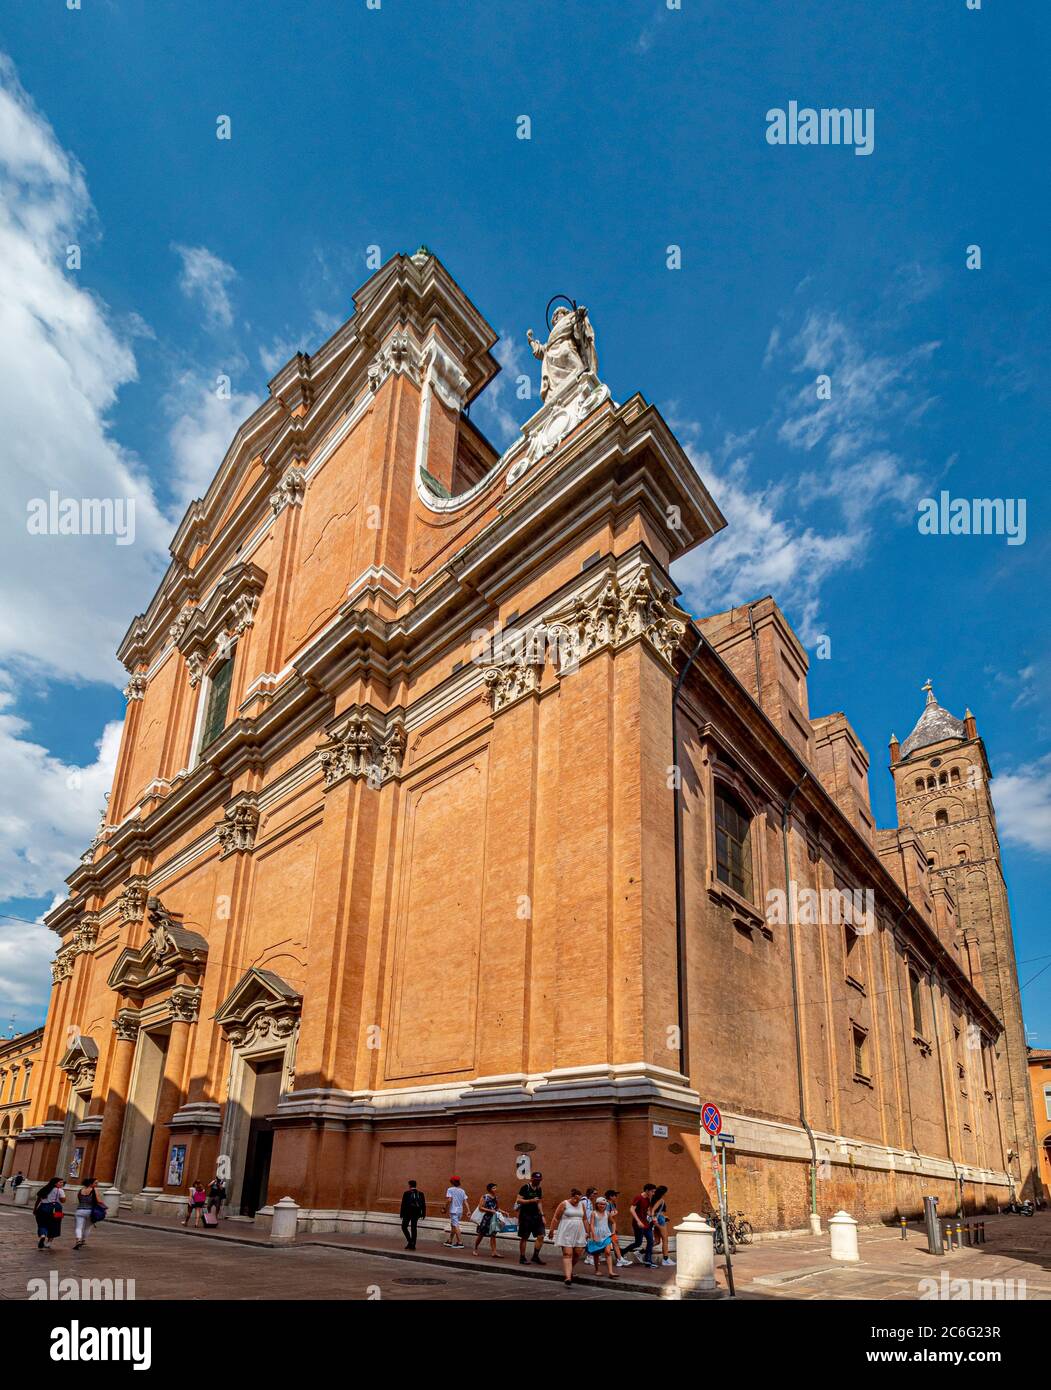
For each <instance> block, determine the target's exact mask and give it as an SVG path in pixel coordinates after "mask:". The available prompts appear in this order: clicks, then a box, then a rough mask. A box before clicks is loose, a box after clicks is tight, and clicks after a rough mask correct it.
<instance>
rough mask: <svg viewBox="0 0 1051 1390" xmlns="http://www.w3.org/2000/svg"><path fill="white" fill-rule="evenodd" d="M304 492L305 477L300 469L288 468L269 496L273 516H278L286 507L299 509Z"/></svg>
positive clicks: (305, 487)
mask: <svg viewBox="0 0 1051 1390" xmlns="http://www.w3.org/2000/svg"><path fill="white" fill-rule="evenodd" d="M306 490H307V476H306V474H305V473H304V472H303V470H302V468H294V467H293V468H290V469H289V470H288V472H287V473H286V474H285V476H284V477H283V478H282V479H281V481H280V482H279V483H278V485H277V487H275V488H274V490H273V492H272V493H271V494H270V506H271V507H272V508H273V511H274V515H275V516H280V515H281V513H282V512H283V511H284V509H285V508H286V507H301V506H302V505H303V498H304V497H305V496H306Z"/></svg>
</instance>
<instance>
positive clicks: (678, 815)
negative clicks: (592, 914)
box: [671, 632, 704, 1078]
mask: <svg viewBox="0 0 1051 1390" xmlns="http://www.w3.org/2000/svg"><path fill="white" fill-rule="evenodd" d="M703 646H704V637H703V635H702V634H701V633H700V632H698V634H697V645H696V646H695V647H694V649H693V651H692V652H691V653H690V655H689V656H688V657H687V658H686V665H685V666H684V667H683V668H682V670H681V671H680V672H679V677H678V679H677V680H676V682H675V690H674V693H673V694H672V697H671V765H672V777H673V789H674V808H673V813H674V816H675V954H676V959H677V961H678V967H679V969H678V973H679V1071H680V1072H681V1074H682V1075H683V1076H685V1077H687V1078H689V1075H690V1073H689V1071H688V1070H687V1068H688V1067H689V1064H690V1058H689V1052H688V1050H687V1047H686V904H685V901H684V900H685V896H686V894H685V888H684V885H683V881H682V861H683V850H682V775H681V765H680V763H679V719H678V713H679V692H680V691H681V690H682V687H683V685H684V683H685V681H686V677H687V675H689V672H690V667H691V666H692V665H693V663H694V662H695V661H696V659H697V656H698V654H699V653H700V650H701V648H702V647H703Z"/></svg>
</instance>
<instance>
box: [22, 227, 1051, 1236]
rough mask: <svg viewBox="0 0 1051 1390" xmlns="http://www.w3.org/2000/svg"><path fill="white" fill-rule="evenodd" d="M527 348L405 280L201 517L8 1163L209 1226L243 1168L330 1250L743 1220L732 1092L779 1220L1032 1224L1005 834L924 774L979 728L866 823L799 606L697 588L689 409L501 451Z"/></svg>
mask: <svg viewBox="0 0 1051 1390" xmlns="http://www.w3.org/2000/svg"><path fill="white" fill-rule="evenodd" d="M553 336H554V334H553ZM494 342H495V335H494V334H493V332H492V330H491V328H490V327H489V325H488V324H487V323H486V321H485V320H484V319H483V318H482V316H481V314H480V313H479V312H478V311H477V309H476V308H475V307H474V306H473V305H472V304H471V302H470V301H469V300H468V299H467V297H466V295H465V294H464V292H463V291H462V289H461V288H460V287H459V286H458V285H457V284H456V283H455V281H453V280H452V278H451V277H450V276H449V274H448V272H447V271H446V270H445V268H444V267H443V266H442V265H441V263H440V262H439V261H438V260H437V259H436V258H435V257H434V256H432V255H431V254H430V253H428V252H427V251H426V250H425V249H423V248H421V250H420V251H419V252H418V253H416V255H414V256H397V257H395V258H394V259H393V260H392V261H390V262H388V264H387V265H386V266H385V267H383V269H382V270H380V271H378V272H377V273H376V274H375V275H374V276H373V277H372V279H370V280H369V281H368V283H367V284H366V285H365V286H364V287H363V289H362V290H361V291H360V292H359V293H358V295H357V296H356V297H355V313H354V315H353V317H352V318H351V319H350V320H349V321H348V323H347V324H345V325H344V327H343V328H341V329H340V330H339V331H338V332H337V333H336V334H335V335H334V336H333V337H332V338H331V339H330V340H329V341H328V342H327V343H326V344H325V345H324V346H323V347H322V348H320V349H319V350H318V352H316V353H315V354H313V355H312V356H309V357H308V356H306V355H303V354H299V355H297V356H296V357H295V358H293V359H292V360H291V361H290V362H289V363H288V364H287V365H286V366H285V367H284V368H283V369H282V371H281V372H279V373H278V375H277V376H276V377H275V378H274V380H273V381H272V382H271V384H270V394H269V398H268V399H267V401H266V402H265V403H264V404H263V405H262V406H260V408H259V409H258V410H257V411H256V412H255V414H254V415H253V416H252V417H251V418H250V419H248V420H247V421H246V422H245V423H244V424H243V425H242V427H241V429H240V430H239V431H238V433H237V435H236V437H235V439H234V440H233V442H232V443H231V445H230V448H229V450H228V452H227V454H226V456H225V458H224V459H223V460H222V462H221V464H220V466H219V469H218V472H217V474H216V476H215V479H214V481H213V482H212V484H211V486H210V487H209V489H208V491H207V493H206V495H205V497H204V498H203V499H200V500H198V501H196V502H194V503H192V504H191V506H190V508H189V509H188V511H187V514H186V516H185V518H184V520H183V522H182V524H181V525H180V527H179V529H178V531H177V533H176V536H175V538H174V541H173V543H172V548H171V549H172V560H171V564H170V567H169V569H168V572H167V574H166V575H165V577H164V579H163V581H162V583H161V585H160V587H159V589H158V591H157V593H156V595H155V596H154V598H153V600H152V602H151V603H150V605H149V607H148V609H147V611H146V612H145V613H144V614H143V615H141V616H139V617H137V618H136V619H135V620H134V621H133V623H132V624H131V627H130V628H129V631H128V633H127V636H126V637H125V639H124V642H123V644H122V646H121V649H120V655H121V658H122V659H123V661H124V662H125V664H126V666H127V669H128V672H129V682H128V687H127V690H126V692H125V693H126V696H127V699H128V714H127V719H126V723H125V729H124V736H123V741H122V744H121V749H120V754H119V759H118V763H117V768H116V772H115V776H114V783H113V790H112V794H111V796H110V800H109V805H108V812H107V818H106V823H105V824H104V825H103V827H102V828H101V830H100V832H99V835H98V837H97V839H96V841H95V843H94V844H93V845H92V847H91V848H90V850H89V851H88V852H87V854H86V855H85V856H84V859H83V861H82V863H81V864H80V865H79V867H78V868H77V869H76V870H75V872H74V873H73V874H72V875H71V876H70V879H69V887H70V892H69V897H68V899H67V900H66V901H65V902H64V903H62V904H61V905H60V906H59V907H57V908H56V909H55V910H54V911H53V912H52V913H51V914H50V916H49V919H48V922H49V925H50V926H51V928H52V929H53V930H54V931H55V932H56V934H57V936H58V938H59V948H58V951H57V955H56V958H55V962H54V966H53V975H54V985H53V992H52V997H51V1004H50V1010H49V1014H48V1021H47V1028H46V1032H45V1037H44V1043H43V1055H42V1060H41V1063H40V1064H39V1070H40V1075H39V1081H38V1084H37V1085H36V1087H35V1099H34V1102H33V1111H32V1114H31V1117H30V1121H31V1122H30V1125H29V1128H28V1129H27V1130H26V1131H25V1132H24V1133H23V1134H22V1136H21V1137H20V1139H19V1161H20V1163H22V1164H23V1166H25V1167H26V1170H27V1172H30V1173H31V1174H32V1175H33V1176H34V1177H36V1176H43V1175H45V1174H50V1173H51V1172H53V1171H63V1170H65V1169H66V1168H68V1166H69V1163H70V1160H71V1155H72V1154H73V1153H74V1152H75V1151H76V1150H80V1151H81V1152H80V1162H81V1165H82V1166H81V1171H82V1172H86V1171H91V1170H93V1171H94V1173H95V1175H96V1176H97V1177H98V1178H99V1179H100V1180H101V1181H102V1182H103V1183H104V1184H106V1185H110V1186H111V1187H113V1188H115V1189H116V1190H118V1191H119V1192H120V1194H121V1200H122V1201H123V1202H124V1203H125V1204H130V1205H132V1206H135V1207H138V1208H141V1209H149V1210H154V1211H164V1210H167V1211H170V1212H171V1213H173V1214H176V1213H178V1212H180V1211H181V1206H182V1200H183V1198H182V1195H181V1194H182V1192H183V1191H184V1189H185V1186H186V1184H187V1183H188V1182H189V1181H190V1180H192V1179H194V1178H197V1177H200V1178H203V1179H207V1178H208V1177H209V1176H210V1175H211V1173H212V1172H213V1171H214V1170H215V1168H216V1165H217V1164H219V1163H221V1164H222V1165H223V1166H224V1167H226V1168H227V1169H228V1170H229V1173H230V1183H229V1186H230V1204H231V1208H232V1209H233V1210H235V1211H241V1212H242V1213H244V1214H245V1215H248V1216H252V1215H254V1216H255V1217H256V1219H257V1220H258V1221H259V1222H261V1223H265V1221H266V1220H267V1219H268V1215H269V1211H270V1204H271V1203H272V1202H273V1201H274V1200H275V1199H277V1198H280V1197H283V1196H285V1195H286V1194H287V1195H290V1196H291V1197H293V1198H294V1199H295V1200H296V1201H297V1202H298V1203H299V1205H300V1208H301V1212H302V1220H303V1221H304V1222H305V1223H307V1224H308V1225H311V1226H313V1227H314V1228H317V1229H331V1228H340V1227H346V1228H349V1227H354V1226H355V1225H360V1224H361V1223H362V1222H369V1221H373V1220H385V1219H386V1220H389V1219H390V1216H391V1214H392V1213H393V1212H395V1211H396V1209H397V1204H398V1197H399V1194H400V1192H401V1191H402V1189H403V1187H404V1185H405V1180H406V1179H407V1178H408V1177H415V1178H416V1179H417V1180H418V1181H419V1182H420V1185H421V1186H422V1187H423V1188H424V1189H426V1190H429V1191H431V1192H435V1191H438V1192H441V1191H444V1189H445V1187H446V1185H447V1180H448V1175H449V1174H451V1173H453V1172H456V1173H458V1174H460V1175H461V1176H462V1177H463V1179H464V1182H465V1184H466V1186H467V1188H468V1190H469V1191H470V1192H472V1193H475V1192H478V1191H480V1190H481V1186H482V1185H483V1184H484V1183H486V1182H489V1181H499V1182H501V1183H502V1184H503V1185H504V1187H505V1190H506V1189H507V1188H509V1187H510V1186H511V1185H512V1184H513V1183H514V1181H515V1178H516V1176H517V1174H519V1173H520V1172H521V1171H522V1170H523V1167H528V1165H530V1164H532V1165H534V1166H539V1167H542V1169H543V1171H544V1173H545V1179H546V1184H547V1185H548V1186H549V1187H550V1189H551V1190H552V1191H557V1192H559V1195H561V1191H562V1189H563V1188H567V1187H568V1185H569V1184H570V1183H577V1184H579V1185H581V1186H584V1185H585V1184H586V1182H595V1183H596V1184H598V1185H600V1186H602V1187H606V1186H614V1187H619V1188H621V1189H622V1190H627V1189H628V1188H630V1187H632V1186H633V1185H635V1184H637V1183H638V1182H640V1181H641V1180H642V1179H644V1178H650V1177H652V1179H653V1180H654V1181H660V1182H664V1183H667V1184H668V1185H669V1187H670V1188H671V1191H672V1193H673V1194H674V1195H675V1200H676V1209H677V1210H683V1211H685V1210H689V1209H691V1208H697V1209H710V1205H711V1173H710V1164H709V1161H708V1158H707V1156H706V1154H705V1153H704V1151H703V1150H702V1146H701V1144H700V1142H699V1135H698V1129H699V1125H698V1120H699V1109H700V1104H701V1101H702V1099H705V1100H715V1101H716V1102H717V1103H719V1104H720V1105H721V1106H722V1108H723V1112H724V1116H725V1120H726V1126H727V1128H728V1129H731V1130H732V1131H733V1132H734V1135H735V1139H736V1144H735V1147H734V1151H733V1157H732V1161H731V1169H730V1172H731V1181H732V1185H733V1199H734V1202H735V1204H736V1205H739V1206H742V1207H746V1208H747V1209H748V1210H749V1214H750V1215H751V1216H752V1217H753V1219H754V1220H755V1222H756V1224H757V1225H758V1226H760V1227H763V1226H768V1227H769V1226H781V1227H792V1226H805V1225H806V1224H807V1221H808V1219H809V1218H810V1217H811V1216H812V1215H814V1214H817V1215H819V1216H820V1215H827V1214H829V1213H830V1212H832V1211H835V1210H836V1209H838V1208H840V1207H847V1208H848V1209H850V1210H851V1211H853V1212H854V1213H855V1215H857V1216H858V1217H859V1218H862V1219H866V1218H867V1219H881V1218H887V1217H893V1216H894V1215H896V1214H897V1213H898V1212H902V1211H909V1212H912V1211H915V1210H917V1209H918V1206H919V1200H920V1195H921V1193H923V1192H928V1191H934V1192H936V1193H939V1194H941V1195H942V1196H943V1197H944V1198H945V1200H946V1201H947V1202H948V1203H950V1204H952V1205H953V1207H954V1206H955V1203H956V1201H957V1200H958V1199H959V1198H960V1197H962V1199H963V1201H964V1202H965V1203H966V1205H967V1206H968V1207H969V1208H973V1207H983V1208H984V1207H986V1206H988V1205H990V1204H994V1203H995V1202H996V1201H998V1200H1002V1199H1003V1198H1005V1197H1006V1196H1007V1195H1008V1193H1009V1191H1010V1189H1011V1186H1012V1182H1014V1183H1016V1184H1021V1183H1025V1182H1027V1181H1028V1180H1029V1177H1030V1174H1029V1171H1028V1167H1029V1165H1030V1164H1031V1162H1032V1154H1031V1149H1032V1146H1031V1142H1030V1132H1031V1128H1032V1121H1031V1118H1030V1120H1029V1122H1028V1123H1029V1130H1027V1129H1026V1110H1025V1102H1024V1100H1023V1098H1022V1097H1023V1095H1024V1094H1026V1080H1025V1076H1024V1057H1023V1058H1022V1060H1021V1066H1022V1077H1021V1088H1022V1093H1021V1094H1020V1092H1019V1078H1018V1075H1017V1069H1018V1066H1019V1056H1018V1045H1019V1040H1020V1038H1021V1033H1020V1027H1021V1021H1020V1014H1019V1012H1018V1005H1017V979H1016V975H1015V968H1014V957H1013V953H1012V949H1011V942H1010V925H1009V919H1008V916H1007V906H1006V897H1005V896H1004V894H1003V888H1002V876H1000V875H999V857H998V852H997V849H996V842H995V823H994V821H993V818H992V810H991V805H990V804H989V802H988V791H987V776H986V782H985V783H982V784H981V785H980V786H978V787H977V788H976V789H975V790H974V791H973V795H970V794H969V795H968V796H967V797H965V796H964V795H963V791H962V787H963V785H964V784H963V782H962V781H960V782H954V783H951V784H950V783H942V782H941V780H940V777H941V768H940V767H939V766H938V765H937V764H936V762H935V758H936V757H937V755H938V754H939V753H940V755H941V761H942V763H944V765H945V767H946V768H947V769H948V768H951V767H957V768H958V769H959V773H960V776H961V778H962V777H963V775H964V773H965V772H967V771H968V770H969V769H970V768H972V767H980V768H981V769H982V770H983V771H984V772H985V773H986V774H987V772H988V769H987V767H986V764H985V756H984V750H983V749H982V746H981V743H980V740H978V738H977V734H976V731H975V730H974V727H973V720H972V721H971V722H970V723H969V724H967V725H966V727H964V728H963V730H962V732H961V731H957V730H956V728H955V725H953V726H952V727H951V728H950V729H949V730H948V732H947V739H946V741H944V743H928V742H926V741H925V740H924V738H923V737H921V738H919V739H915V738H914V741H913V743H912V744H911V746H908V747H906V746H905V745H902V747H901V748H900V749H897V750H896V753H895V754H894V756H895V757H896V761H895V762H894V776H895V781H896V785H897V789H898V800H899V807H900V808H901V825H902V828H901V829H898V830H893V831H877V830H876V828H875V824H874V819H873V816H872V812H871V807H870V805H869V796H868V783H867V775H868V759H867V755H866V753H865V750H864V749H863V748H862V746H861V744H860V742H859V741H858V739H857V737H856V735H855V734H854V731H853V730H852V728H851V726H850V724H849V722H848V721H847V719H846V718H845V717H844V716H843V715H842V714H833V715H829V716H824V717H812V716H811V715H810V713H809V709H808V698H807V682H806V671H807V657H806V653H805V651H804V649H803V647H802V646H801V644H800V642H799V641H798V639H797V638H796V636H795V634H794V633H793V632H792V630H791V628H790V627H789V625H788V623H787V622H786V620H785V618H784V616H783V615H782V613H781V612H780V610H779V609H778V608H777V606H776V605H775V604H774V603H773V601H772V600H770V599H762V600H759V601H757V602H756V603H754V604H752V605H750V606H749V607H747V608H742V609H736V610H732V611H730V612H728V613H724V614H719V615H714V616H710V617H706V618H704V619H700V620H695V619H693V618H691V617H690V616H689V615H688V614H687V613H686V612H685V611H684V610H683V608H682V607H681V606H680V604H679V602H678V594H677V590H676V589H675V586H674V585H673V583H672V581H671V579H670V576H669V571H670V568H671V566H672V563H673V562H674V561H675V560H676V559H677V558H678V557H679V556H681V555H683V554H684V553H685V552H687V551H688V550H690V549H691V548H692V547H694V546H696V545H699V544H703V543H704V542H705V541H706V540H708V538H710V537H711V536H712V535H713V534H714V533H715V532H717V531H718V530H719V529H720V528H721V527H722V526H723V525H724V524H725V522H724V519H723V517H722V516H721V514H720V512H719V509H718V507H717V506H716V504H715V502H714V501H713V499H712V498H711V496H710V495H709V493H708V491H707V489H706V487H705V485H704V482H703V480H702V479H701V478H700V477H698V475H697V473H696V471H695V470H694V468H693V466H692V464H691V463H690V461H689V459H688V458H687V457H686V455H685V453H684V452H683V450H682V448H681V447H680V446H679V444H678V442H677V441H676V439H675V437H674V435H673V434H672V432H671V430H670V429H669V428H668V426H667V424H666V423H665V421H664V420H663V419H662V418H661V416H660V414H659V412H658V411H657V410H656V409H655V408H654V407H653V406H651V405H648V404H647V403H646V402H645V401H644V400H643V398H642V397H641V396H639V395H634V396H632V397H631V398H630V399H628V400H626V401H625V402H623V403H622V404H617V403H616V402H615V401H614V400H613V399H612V398H611V397H610V393H609V391H608V388H606V387H605V386H604V384H603V383H602V381H601V380H600V378H599V377H598V375H597V360H596V359H594V357H593V354H592V357H591V360H590V361H588V362H585V363H583V365H582V370H581V372H580V373H578V374H576V375H575V376H572V377H571V379H568V380H566V381H564V382H563V383H562V384H557V383H558V382H559V378H558V376H557V374H556V373H555V370H554V367H553V366H552V363H546V364H545V372H546V373H547V375H546V376H545V381H549V382H551V383H553V384H552V386H551V389H550V391H549V394H548V395H547V398H546V399H545V401H544V403H543V404H542V405H541V407H540V409H539V410H537V411H536V412H535V413H534V414H533V415H532V416H531V418H530V419H529V420H528V421H527V422H526V424H525V426H524V427H523V431H522V435H521V437H520V438H519V439H518V440H517V441H516V442H515V444H513V445H512V446H511V447H510V448H509V449H508V450H507V451H506V452H505V453H504V454H503V455H500V456H498V454H497V451H496V450H495V449H493V447H492V446H491V445H490V444H489V442H488V441H487V440H486V439H485V438H484V436H483V435H482V434H481V433H480V432H479V431H478V430H477V428H476V427H475V426H474V425H473V424H472V423H471V421H470V418H469V416H468V413H467V407H468V406H469V404H470V402H471V401H472V400H473V399H474V398H475V397H476V396H477V395H478V393H479V392H480V391H481V390H482V389H483V388H484V387H485V385H486V384H487V383H488V382H489V381H490V380H491V379H492V377H493V376H494V375H495V373H496V371H497V364H496V362H495V360H494V358H493V356H492V354H491V349H492V347H493V345H494ZM552 360H553V358H552ZM593 368H594V370H593ZM928 708H929V707H928ZM939 708H940V707H939ZM924 718H927V715H926V714H925V715H924ZM921 724H922V720H921ZM939 732H940V729H939ZM931 754H934V755H935V756H931ZM928 769H929V772H928ZM929 775H933V776H934V777H935V779H936V780H935V786H934V787H933V788H930V787H928V785H927V779H928V776H929ZM921 778H922V780H923V782H924V786H923V790H922V791H920V789H919V785H918V784H919V782H920V780H921ZM983 798H984V800H983ZM942 811H945V812H946V814H947V817H948V824H947V825H943V824H942V822H941V820H940V813H941V812H942ZM960 847H962V849H963V851H964V854H965V858H964V859H959V857H958V855H959V851H960ZM815 905H816V906H815Z"/></svg>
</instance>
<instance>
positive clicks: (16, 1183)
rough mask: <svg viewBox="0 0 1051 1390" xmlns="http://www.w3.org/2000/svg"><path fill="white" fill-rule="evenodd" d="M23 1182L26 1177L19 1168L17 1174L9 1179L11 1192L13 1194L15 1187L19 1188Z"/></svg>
mask: <svg viewBox="0 0 1051 1390" xmlns="http://www.w3.org/2000/svg"><path fill="white" fill-rule="evenodd" d="M25 1180H26V1175H25V1174H24V1173H23V1172H22V1170H21V1168H19V1170H18V1172H17V1173H16V1174H15V1175H14V1177H13V1178H12V1179H11V1191H12V1192H14V1190H15V1188H16V1187H21V1186H22V1184H23V1183H24V1182H25Z"/></svg>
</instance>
